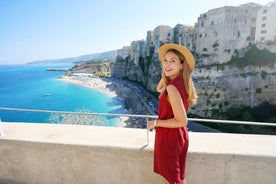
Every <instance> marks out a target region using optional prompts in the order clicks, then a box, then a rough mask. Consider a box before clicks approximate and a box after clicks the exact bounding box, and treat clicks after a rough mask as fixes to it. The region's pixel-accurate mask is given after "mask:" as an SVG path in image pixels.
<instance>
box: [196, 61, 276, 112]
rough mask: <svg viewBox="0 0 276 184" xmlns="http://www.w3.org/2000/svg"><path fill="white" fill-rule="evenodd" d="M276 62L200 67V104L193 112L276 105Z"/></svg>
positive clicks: (197, 80)
mask: <svg viewBox="0 0 276 184" xmlns="http://www.w3.org/2000/svg"><path fill="white" fill-rule="evenodd" d="M275 67H276V63H274V65H270V66H263V67H253V66H247V67H245V68H242V69H240V68H236V67H230V66H227V67H225V68H224V69H221V70H219V69H218V68H217V67H212V68H210V69H208V68H198V69H196V71H195V72H194V73H193V78H194V81H195V85H196V89H197V94H198V96H199V98H198V103H197V105H196V106H195V108H193V109H191V112H192V113H195V114H198V115H202V116H207V117H208V116H210V115H211V113H212V110H214V109H218V110H225V109H228V108H230V107H239V106H251V107H254V106H257V105H259V104H260V103H262V102H264V101H268V102H269V103H272V104H274V105H276V95H275V91H276V77H275V76H276V71H275Z"/></svg>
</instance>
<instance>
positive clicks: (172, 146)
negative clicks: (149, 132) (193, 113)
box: [154, 77, 189, 184]
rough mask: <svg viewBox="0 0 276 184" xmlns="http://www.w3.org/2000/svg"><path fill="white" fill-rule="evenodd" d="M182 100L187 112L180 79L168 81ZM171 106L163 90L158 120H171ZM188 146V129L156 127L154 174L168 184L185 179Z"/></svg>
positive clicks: (185, 96)
mask: <svg viewBox="0 0 276 184" xmlns="http://www.w3.org/2000/svg"><path fill="white" fill-rule="evenodd" d="M170 84H172V85H174V86H175V87H176V88H177V89H178V91H179V93H180V95H181V98H182V101H183V103H184V107H185V110H186V112H187V110H188V104H187V98H188V96H187V93H186V91H185V89H184V84H183V82H182V79H181V78H180V77H177V78H175V79H173V80H171V81H170ZM173 117H174V115H173V110H172V107H171V104H170V103H169V101H168V100H167V91H166V90H164V91H163V93H162V94H161V96H160V99H159V106H158V119H160V120H165V119H170V118H173ZM188 146H189V138H188V129H187V127H181V128H164V127H157V128H156V135H155V144H154V172H156V173H158V174H160V175H161V176H163V177H164V178H166V180H168V181H169V182H170V184H179V183H181V181H182V180H183V179H184V178H185V166H186V155H187V151H188Z"/></svg>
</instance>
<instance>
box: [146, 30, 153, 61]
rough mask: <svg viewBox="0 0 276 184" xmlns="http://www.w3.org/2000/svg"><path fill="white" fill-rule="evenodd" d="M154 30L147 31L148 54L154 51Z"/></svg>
mask: <svg viewBox="0 0 276 184" xmlns="http://www.w3.org/2000/svg"><path fill="white" fill-rule="evenodd" d="M153 49H154V46H153V31H152V30H149V31H147V38H146V56H150V55H151V54H152V53H153Z"/></svg>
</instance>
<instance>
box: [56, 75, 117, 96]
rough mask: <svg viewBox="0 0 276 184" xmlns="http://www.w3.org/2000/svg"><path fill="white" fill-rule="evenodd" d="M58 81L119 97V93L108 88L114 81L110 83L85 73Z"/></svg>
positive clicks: (64, 77)
mask: <svg viewBox="0 0 276 184" xmlns="http://www.w3.org/2000/svg"><path fill="white" fill-rule="evenodd" d="M58 80H62V81H64V82H69V83H73V84H77V85H81V86H84V87H88V88H91V89H94V90H97V91H100V92H102V93H106V94H109V95H112V96H117V93H116V92H115V91H112V90H111V89H110V87H108V86H110V85H111V83H112V81H108V79H105V80H103V79H101V78H98V77H92V76H91V75H88V74H85V73H78V74H74V75H72V76H62V77H60V78H58Z"/></svg>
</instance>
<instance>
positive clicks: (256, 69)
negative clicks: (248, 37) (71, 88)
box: [112, 52, 276, 117]
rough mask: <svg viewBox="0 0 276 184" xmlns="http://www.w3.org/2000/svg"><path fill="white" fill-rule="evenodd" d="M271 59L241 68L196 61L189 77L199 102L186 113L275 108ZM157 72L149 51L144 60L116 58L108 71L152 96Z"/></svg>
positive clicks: (156, 61)
mask: <svg viewBox="0 0 276 184" xmlns="http://www.w3.org/2000/svg"><path fill="white" fill-rule="evenodd" d="M272 54H273V53H272ZM272 56H273V57H274V60H272V61H270V62H268V63H266V62H265V61H261V60H260V61H259V63H260V64H258V65H248V66H243V67H238V66H235V65H234V66H233V65H230V64H223V65H222V64H216V65H200V64H199V63H200V62H199V61H200V60H202V58H197V59H196V63H197V66H196V69H195V71H194V73H193V74H192V77H193V79H194V82H195V85H196V88H197V94H198V96H199V99H198V104H197V105H196V106H195V107H194V108H192V109H191V110H190V112H191V113H193V114H197V115H200V116H204V117H209V116H211V115H212V112H213V110H226V109H228V108H231V107H239V106H251V107H254V106H257V105H259V104H260V103H262V102H264V101H268V102H270V103H271V104H274V105H276V95H275V91H276V70H275V68H276V60H275V58H276V57H275V53H274V55H272ZM265 59H266V58H264V60H265ZM160 73H161V65H160V61H159V59H158V58H157V55H156V54H154V53H153V52H152V53H151V54H150V56H144V57H143V56H141V55H139V54H138V55H131V54H129V55H125V56H124V57H117V59H116V62H115V64H114V66H113V68H112V76H113V77H119V78H125V79H128V80H131V81H135V82H138V83H140V84H142V85H143V86H144V87H145V88H146V89H147V90H149V91H151V92H153V93H155V92H156V90H155V89H156V85H157V83H158V82H159V80H160V78H161V74H160Z"/></svg>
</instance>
